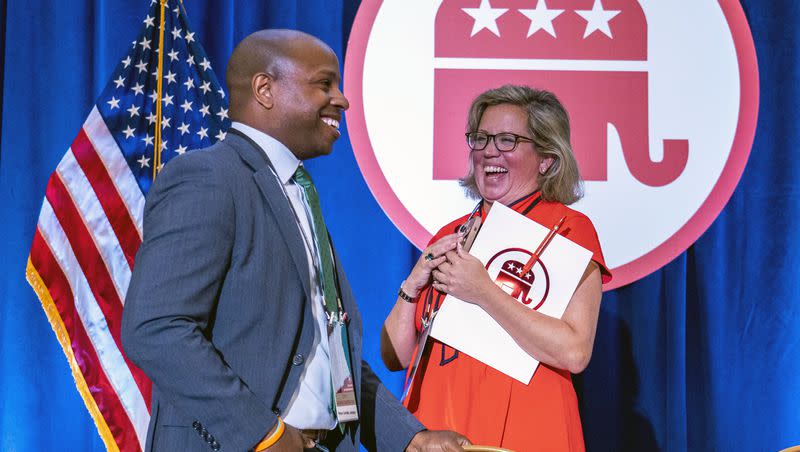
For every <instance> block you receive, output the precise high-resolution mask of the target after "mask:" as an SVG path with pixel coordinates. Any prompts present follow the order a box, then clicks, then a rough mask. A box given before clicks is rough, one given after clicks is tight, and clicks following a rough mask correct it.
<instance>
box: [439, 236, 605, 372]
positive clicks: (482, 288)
mask: <svg viewBox="0 0 800 452" xmlns="http://www.w3.org/2000/svg"><path fill="white" fill-rule="evenodd" d="M447 259H448V261H449V262H445V263H444V264H442V265H440V266H439V268H438V269H437V270H434V271H433V278H434V279H435V280H436V281H438V282H436V283H434V287H435V288H436V289H438V290H441V291H443V292H447V293H449V294H452V295H454V296H456V297H458V298H460V299H461V300H464V301H467V302H470V303H474V304H477V305H478V306H480V307H482V308H483V309H484V310H485V311H486V312H487V313H488V314H489V315H491V316H492V318H494V319H495V320H496V321H497V323H499V324H500V326H502V327H503V328H504V329H505V330H506V331H507V332H508V334H509V335H511V337H512V338H514V340H515V341H516V342H517V344H519V346H520V347H522V349H523V350H525V351H526V352H527V353H528V354H530V355H531V356H533V357H534V358H536V359H537V360H539V361H541V362H543V363H545V364H549V365H551V366H553V367H557V368H559V369H566V370H568V371H570V372H571V373H580V372H582V371H583V370H584V369H585V368H586V366H587V365H588V364H589V359H590V358H591V356H592V348H593V346H594V337H595V332H596V330H597V318H598V316H599V312H600V299H601V297H602V294H603V291H602V282H601V277H600V267H599V266H598V265H597V263H595V262H594V261H592V262H590V263H589V265H588V266H587V267H586V270H585V271H584V273H583V277H582V278H581V281H580V283H579V284H578V288H577V289H576V290H575V293H574V294H573V295H572V298H571V299H570V302H569V304H568V305H567V309H566V311H565V312H564V315H563V316H562V317H561V318H560V319H557V318H554V317H550V316H547V315H544V314H541V313H539V312H537V311H534V310H531V309H529V308H527V307H525V306H523V305H522V304H521V303H519V302H518V301H517V300H515V299H514V298H512V297H511V296H510V295H508V294H506V293H505V292H503V290H502V289H500V288H499V287H497V285H496V284H494V282H492V280H491V278H490V277H489V274H488V273H487V272H486V270H485V269H484V267H483V264H481V262H480V261H479V260H478V259H477V258H475V257H473V256H471V255H469V254H468V253H465V252H463V251H462V250H460V249H457V250H456V251H453V252H449V253H448V254H447Z"/></svg>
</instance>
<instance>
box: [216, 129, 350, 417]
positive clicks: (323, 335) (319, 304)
mask: <svg viewBox="0 0 800 452" xmlns="http://www.w3.org/2000/svg"><path fill="white" fill-rule="evenodd" d="M231 127H232V128H234V129H236V130H238V131H239V132H242V133H243V134H245V135H247V136H248V137H249V138H250V139H251V140H253V141H255V142H256V144H258V145H259V146H260V147H261V149H263V150H264V152H266V154H267V157H269V160H270V162H272V166H273V168H274V169H275V173H276V174H275V175H276V176H277V178H278V180H280V182H281V184H282V185H283V190H284V193H286V196H287V198H288V199H289V203H290V204H291V205H292V208H293V209H294V212H295V214H296V217H297V221H298V222H299V226H300V231H301V232H302V235H303V242H304V243H305V245H306V257H307V259H308V274H309V276H310V278H311V281H310V283H311V284H310V287H311V311H312V312H313V314H314V318H315V319H316V320H317V323H316V326H317V328H316V330H315V331H314V342H313V345H312V347H311V354H310V356H307V357H306V360H305V368H304V369H303V373H302V374H301V376H300V384H299V385H298V386H297V390H296V391H295V393H294V395H293V396H292V399H291V400H290V401H289V406H288V407H287V409H286V411H285V412H284V414H283V420H284V422H286V423H287V424H289V425H291V426H293V427H296V428H300V429H332V428H334V427H336V416H335V415H334V413H333V412H332V411H331V359H330V353H329V351H328V327H327V317H326V316H325V309H324V307H323V305H324V298H323V296H322V287H321V285H320V279H319V276H318V274H317V273H318V272H317V269H318V268H319V266H318V263H319V253H318V252H317V244H316V241H315V240H314V233H313V227H314V222H313V220H312V216H311V212H310V210H309V208H308V201H307V200H306V196H305V191H304V190H303V187H301V186H299V185H297V184H296V183H295V182H294V180H293V179H292V176H294V173H295V171H296V170H297V167H298V165H301V164H302V163H301V162H300V160H298V159H297V157H295V155H294V154H292V151H290V150H289V148H287V147H286V146H284V145H283V144H282V143H281V142H279V141H278V140H276V139H275V138H272V137H271V136H269V135H267V134H265V133H264V132H261V131H259V130H256V129H254V128H252V127H250V126H247V125H245V124H242V123H240V122H233V123H232V124H231Z"/></svg>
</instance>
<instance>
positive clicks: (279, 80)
mask: <svg viewBox="0 0 800 452" xmlns="http://www.w3.org/2000/svg"><path fill="white" fill-rule="evenodd" d="M226 78H227V84H228V90H229V91H230V113H229V114H230V118H231V119H232V120H233V121H235V122H239V123H242V124H245V125H248V126H250V127H253V128H255V129H256V130H259V131H261V132H263V133H265V134H267V135H269V136H271V137H272V138H275V139H276V140H278V141H279V142H281V143H282V144H284V145H285V146H286V147H287V148H289V150H291V151H292V152H293V153H294V154H295V156H296V157H298V158H300V159H306V158H312V157H316V156H318V155H323V154H328V153H330V152H331V151H332V149H333V142H334V141H336V139H338V138H339V136H340V135H341V134H340V132H339V123H340V121H341V119H342V112H343V111H344V110H347V108H348V107H349V106H350V104H349V102H348V101H347V98H345V97H344V94H343V93H342V91H341V89H340V88H339V84H340V83H341V74H340V72H339V59H338V58H337V57H336V54H335V53H334V52H333V50H332V49H331V48H330V47H328V46H327V45H326V44H325V43H324V42H322V41H320V40H319V39H317V38H315V37H313V36H311V35H308V34H306V33H302V32H299V31H295V30H262V31H258V32H256V33H253V34H251V35H250V36H248V37H246V38H245V39H244V40H243V41H242V42H241V43H240V44H239V45H238V46H236V49H235V50H234V51H233V55H231V58H230V60H229V61H228V68H227V72H226Z"/></svg>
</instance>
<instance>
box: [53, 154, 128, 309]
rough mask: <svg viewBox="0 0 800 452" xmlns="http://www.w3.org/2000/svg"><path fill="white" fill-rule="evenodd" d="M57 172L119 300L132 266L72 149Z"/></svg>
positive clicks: (126, 289) (126, 286)
mask: <svg viewBox="0 0 800 452" xmlns="http://www.w3.org/2000/svg"><path fill="white" fill-rule="evenodd" d="M56 172H58V175H59V176H60V180H61V182H62V183H63V184H64V187H65V188H66V189H67V191H68V192H69V196H70V198H71V199H72V201H73V203H74V205H75V207H76V209H77V210H78V214H79V215H80V216H81V219H82V220H83V223H84V224H85V225H86V229H87V232H88V233H89V234H91V236H92V242H93V243H94V244H95V245H96V248H95V249H96V250H97V251H98V252H99V254H100V256H101V257H102V258H103V262H104V263H105V267H106V268H107V269H108V271H109V276H110V277H111V280H112V281H113V283H114V288H115V290H116V293H117V298H118V299H119V300H122V299H123V298H124V297H125V293H126V292H127V291H128V284H129V283H130V280H131V266H130V265H129V264H128V262H126V260H125V255H124V254H123V251H122V248H121V246H120V243H119V240H118V239H117V236H116V234H114V230H113V229H112V226H111V224H110V222H109V221H108V218H106V215H105V213H104V212H103V208H102V206H101V204H100V201H99V200H98V198H97V197H96V196H95V193H94V191H93V190H92V186H91V183H90V182H89V180H88V179H87V178H86V175H84V173H83V172H82V171H81V168H80V167H79V166H78V162H77V161H76V160H75V154H74V153H73V152H72V151H71V150H70V151H67V153H66V154H64V158H62V159H61V163H59V164H58V167H57V168H56ZM120 304H122V303H120Z"/></svg>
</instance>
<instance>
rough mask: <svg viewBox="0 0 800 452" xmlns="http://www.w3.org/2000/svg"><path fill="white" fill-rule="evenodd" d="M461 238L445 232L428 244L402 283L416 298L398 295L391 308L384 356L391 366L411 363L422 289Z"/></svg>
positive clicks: (383, 338)
mask: <svg viewBox="0 0 800 452" xmlns="http://www.w3.org/2000/svg"><path fill="white" fill-rule="evenodd" d="M458 239H459V235H458V234H450V235H446V236H444V237H442V238H441V239H439V240H438V241H437V242H436V243H433V244H432V245H430V246H429V247H428V248H426V249H425V250H424V251H423V252H422V255H421V256H420V258H419V260H418V261H417V263H416V265H414V268H413V269H412V270H411V273H410V274H409V275H408V278H406V280H405V281H403V283H402V284H401V285H400V288H401V289H402V290H403V292H405V293H406V294H407V295H408V296H410V297H412V298H413V299H414V302H407V301H405V300H403V299H402V298H400V297H399V296H398V297H397V300H396V301H395V303H394V307H393V308H392V311H391V312H390V313H389V316H388V317H387V318H386V321H385V322H384V323H383V330H382V331H381V358H382V359H383V363H384V364H385V365H386V367H387V368H388V369H389V370H392V371H396V370H402V369H405V368H406V367H408V365H409V364H410V363H411V359H412V354H413V353H414V347H415V346H416V344H417V329H416V326H415V325H414V320H415V319H414V316H415V315H416V310H417V305H416V303H417V302H419V299H418V297H419V293H420V292H421V291H422V289H423V288H425V286H426V285H428V284H429V283H430V279H431V272H432V271H433V269H434V268H436V267H437V266H438V265H440V264H442V263H443V262H444V261H445V253H447V252H450V251H453V250H455V248H456V242H457V241H458ZM428 254H431V255H432V256H433V259H432V260H426V259H425V256H426V255H428Z"/></svg>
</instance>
